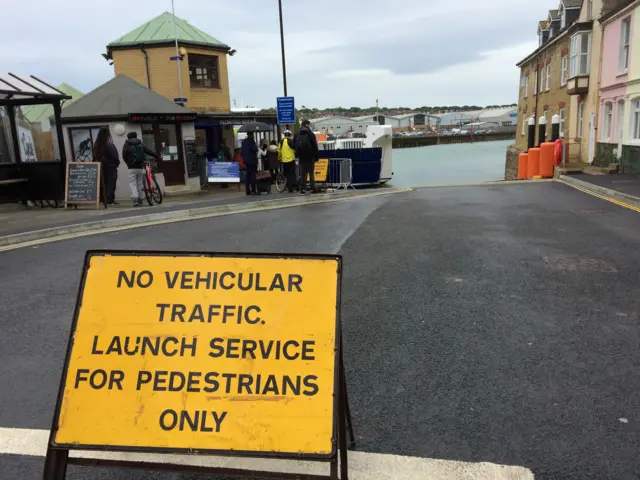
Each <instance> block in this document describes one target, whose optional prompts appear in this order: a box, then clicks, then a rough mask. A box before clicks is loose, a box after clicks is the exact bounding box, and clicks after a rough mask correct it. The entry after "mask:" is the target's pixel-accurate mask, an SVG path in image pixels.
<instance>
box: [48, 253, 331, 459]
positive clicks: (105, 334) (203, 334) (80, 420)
mask: <svg viewBox="0 0 640 480" xmlns="http://www.w3.org/2000/svg"><path fill="white" fill-rule="evenodd" d="M340 262H341V261H340V258H339V257H327V256H323V257H313V256H297V257H282V256H277V257H276V256H264V255H256V256H252V255H238V256H230V255H215V254H210V255H209V254H180V253H172V254H163V253H154V252H148V253H122V252H113V253H110V252H93V253H91V252H90V253H89V254H88V255H87V263H86V265H85V273H84V277H83V283H82V285H83V286H82V291H81V296H80V298H79V303H78V306H77V307H76V319H75V323H74V333H73V336H72V339H73V340H72V344H71V345H70V346H69V352H68V354H67V364H66V367H65V377H64V379H63V387H62V389H61V390H62V391H61V392H60V400H59V402H60V406H59V411H58V412H56V413H57V417H56V418H57V430H56V431H55V436H54V441H53V444H54V445H55V446H60V447H73V448H82V447H83V446H85V447H90V448H114V447H115V448H124V449H127V448H131V449H161V450H163V451H169V450H174V451H179V450H184V449H193V450H202V451H220V452H224V451H226V452H229V451H233V452H260V453H267V452H268V453H274V454H283V455H284V454H289V455H291V454H309V455H319V456H329V455H331V454H332V452H333V451H334V442H333V439H334V433H335V432H334V426H335V417H334V411H335V407H336V405H335V400H334V390H335V388H336V368H337V367H336V358H337V357H336V351H337V345H338V344H337V342H338V333H337V332H338V326H339V322H338V315H339V308H338V304H339V282H340V270H341V264H340Z"/></svg>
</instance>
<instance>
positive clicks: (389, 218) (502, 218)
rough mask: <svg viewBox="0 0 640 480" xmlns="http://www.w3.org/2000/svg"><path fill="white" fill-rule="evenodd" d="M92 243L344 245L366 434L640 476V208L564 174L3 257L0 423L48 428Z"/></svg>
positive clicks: (38, 464) (1, 467) (559, 475)
mask: <svg viewBox="0 0 640 480" xmlns="http://www.w3.org/2000/svg"><path fill="white" fill-rule="evenodd" d="M92 248H116V249H159V250H211V251H247V252H304V253H309V252H315V253H335V252H339V253H340V254H342V255H343V256H344V264H345V278H344V283H343V308H342V311H343V318H344V335H345V338H344V342H345V343H344V349H345V363H346V371H347V372H346V374H347V384H348V387H349V395H350V403H351V408H352V415H353V420H354V426H355V430H356V436H357V450H360V451H364V452H375V453H388V454H398V455H407V456H413V457H425V458H436V459H445V460H459V461H467V462H492V463H497V464H504V465H519V466H524V467H527V468H529V469H531V470H532V471H533V472H534V474H535V476H536V478H549V479H565V478H571V479H574V478H575V479H591V478H593V479H616V480H624V479H636V478H640V460H639V455H638V452H639V451H640V436H639V435H640V400H639V399H640V396H639V395H638V393H639V390H640V355H639V353H638V350H639V346H640V335H639V328H640V325H639V324H640V317H639V310H640V308H639V299H640V255H639V253H638V252H640V215H638V214H637V213H635V212H633V211H630V210H626V209H623V208H621V207H618V206H616V205H613V204H610V203H607V202H605V201H603V200H600V199H597V198H594V197H591V196H589V195H585V194H583V193H581V192H578V191H576V190H573V189H571V188H570V187H568V186H565V185H562V184H557V183H543V184H523V185H500V186H498V185H496V186H482V187H457V188H428V189H422V190H418V191H414V192H410V193H404V194H398V195H387V196H382V197H375V198H368V199H362V200H355V201H349V202H340V203H330V204H323V205H314V206H305V207H298V208H289V209H284V210H276V211H268V212H262V213H251V214H242V215H233V216H227V217H218V218H211V219H206V220H198V221H192V222H182V223H176V224H170V225H163V226H158V227H148V228H139V229H135V230H131V231H122V232H117V233H112V234H105V235H100V236H89V237H83V238H77V239H74V240H66V241H61V242H55V243H49V244H43V245H41V246H39V247H30V248H24V249H19V250H14V251H10V252H5V253H0V272H2V275H0V291H2V297H1V299H0V302H1V303H2V305H1V310H0V311H1V312H2V314H0V328H1V332H2V334H1V335H0V427H6V428H26V429H41V430H44V429H48V428H49V427H50V423H51V418H52V415H53V410H54V403H55V396H56V392H57V387H58V382H59V378H60V373H61V368H62V362H63V357H64V352H65V348H66V341H67V338H68V332H69V328H70V323H71V318H72V312H73V308H74V303H75V294H76V291H77V286H78V281H79V273H80V269H81V265H82V259H83V256H84V252H85V251H86V250H87V249H92ZM2 441H3V439H2V438H0V449H1V448H2ZM0 451H2V450H0ZM42 464H43V458H42V457H28V456H22V455H0V479H36V478H39V477H40V476H41V469H42ZM67 478H69V479H86V478H91V479H109V480H120V479H162V480H166V479H192V478H193V479H196V478H197V479H201V478H207V477H204V476H198V475H188V474H171V473H165V474H156V473H153V472H133V471H126V470H107V469H95V468H89V467H70V468H69V472H68V475H67Z"/></svg>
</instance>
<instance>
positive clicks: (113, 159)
mask: <svg viewBox="0 0 640 480" xmlns="http://www.w3.org/2000/svg"><path fill="white" fill-rule="evenodd" d="M93 153H94V157H93V158H94V159H95V160H97V161H98V162H100V163H102V172H103V173H102V175H103V178H104V185H105V187H104V188H105V196H106V197H107V203H108V204H109V205H117V204H118V202H116V185H117V183H118V166H119V165H120V155H118V149H117V148H116V146H115V145H114V144H113V140H112V138H111V132H110V131H109V127H107V126H104V127H100V130H98V136H97V138H96V142H95V143H94V145H93Z"/></svg>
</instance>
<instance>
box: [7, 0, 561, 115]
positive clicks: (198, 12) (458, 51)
mask: <svg viewBox="0 0 640 480" xmlns="http://www.w3.org/2000/svg"><path fill="white" fill-rule="evenodd" d="M282 3H283V11H284V29H285V48H286V60H287V80H288V82H287V83H288V90H289V95H292V96H294V97H295V98H296V106H297V107H301V106H302V105H305V106H307V107H310V108H311V107H317V108H327V107H335V106H342V107H352V106H356V107H369V106H373V105H375V101H376V98H379V99H380V106H381V107H384V106H387V107H397V106H404V107H412V108H415V107H420V106H423V105H428V106H436V105H438V106H440V105H491V104H500V105H501V104H511V103H516V102H517V96H518V88H519V75H520V73H519V69H518V68H517V67H516V66H515V64H516V63H517V62H518V61H519V60H521V59H522V58H524V57H525V56H526V55H527V54H528V53H530V52H531V51H533V50H534V49H535V48H536V46H537V36H536V29H537V22H538V21H539V20H542V19H545V18H546V17H547V14H548V10H549V9H550V8H557V7H558V4H559V0H484V1H482V2H479V1H477V0H403V1H402V2H391V1H389V0H341V1H337V0H323V1H317V0H282ZM393 5H396V6H393ZM28 7H29V8H25V4H22V3H21V2H7V3H6V4H5V5H3V7H2V10H3V12H2V17H3V22H2V28H1V29H0V45H1V46H2V48H0V71H9V72H13V73H17V74H25V75H36V76H38V77H40V78H42V79H44V80H45V81H47V82H49V83H53V84H59V83H62V82H67V83H69V84H71V85H73V86H74V87H76V88H78V89H79V90H81V91H83V92H89V91H91V90H92V89H94V88H96V87H97V86H99V85H100V84H102V83H104V82H106V81H107V80H109V79H110V78H112V77H113V67H111V66H109V65H108V63H107V62H106V61H105V60H104V59H103V58H102V56H101V54H102V53H104V52H105V51H106V48H105V46H106V45H107V44H108V43H109V42H111V41H113V40H115V39H117V38H118V37H120V36H122V35H123V34H125V33H127V32H129V31H130V30H133V29H134V28H136V27H137V26H139V25H140V24H142V23H144V22H146V21H147V20H149V19H151V18H153V17H155V16H157V15H159V14H160V13H162V12H163V11H165V10H168V11H170V10H171V1H170V0H137V1H136V2H131V1H130V0H109V2H87V1H86V0H60V1H58V2H51V1H50V0H31V1H30V2H29V3H28ZM175 9H176V15H177V16H178V17H182V18H184V19H186V20H188V21H189V22H190V23H191V24H192V25H194V26H195V27H197V28H199V29H201V30H203V31H205V32H207V33H209V34H210V35H212V36H214V37H216V38H217V39H219V40H221V41H223V42H224V43H226V44H228V45H229V46H231V47H232V48H234V49H236V50H237V53H236V55H235V56H233V57H231V58H229V59H228V60H229V81H230V88H231V98H232V104H233V102H235V105H236V106H238V107H240V106H256V107H261V108H268V107H273V106H275V99H276V97H278V96H282V94H283V86H282V64H281V55H280V30H279V23H278V2H277V0H175Z"/></svg>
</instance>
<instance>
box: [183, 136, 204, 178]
mask: <svg viewBox="0 0 640 480" xmlns="http://www.w3.org/2000/svg"><path fill="white" fill-rule="evenodd" d="M184 152H185V156H186V159H187V176H188V177H189V178H195V177H199V176H200V171H199V163H198V152H197V150H196V141H195V139H193V140H192V139H189V140H185V141H184Z"/></svg>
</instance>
